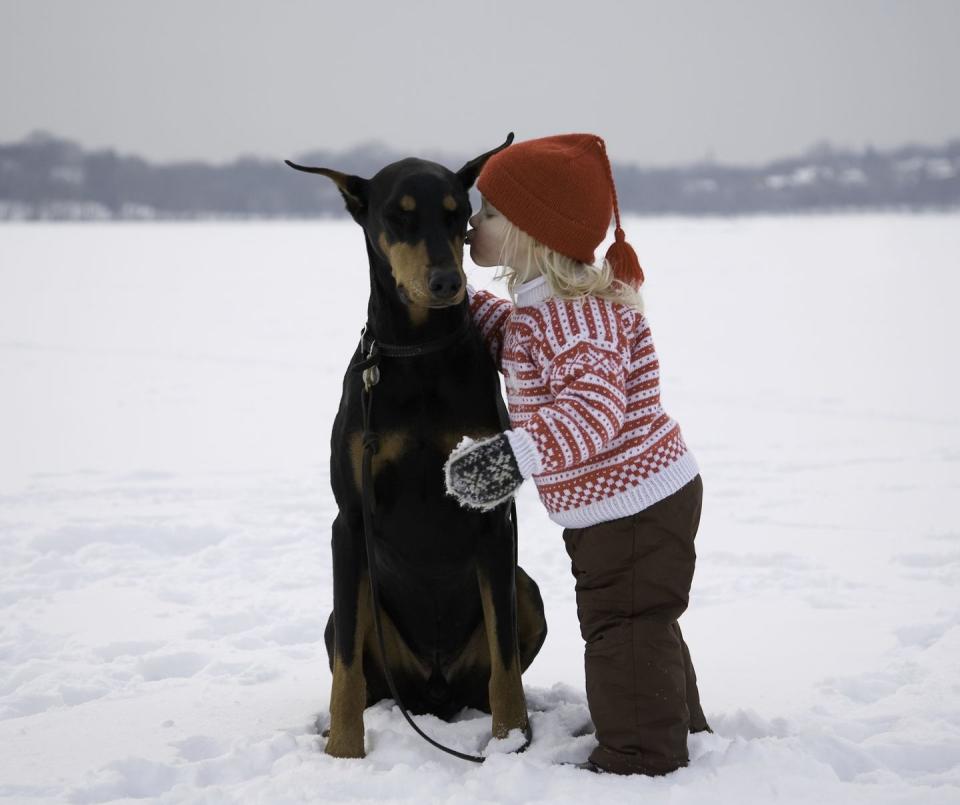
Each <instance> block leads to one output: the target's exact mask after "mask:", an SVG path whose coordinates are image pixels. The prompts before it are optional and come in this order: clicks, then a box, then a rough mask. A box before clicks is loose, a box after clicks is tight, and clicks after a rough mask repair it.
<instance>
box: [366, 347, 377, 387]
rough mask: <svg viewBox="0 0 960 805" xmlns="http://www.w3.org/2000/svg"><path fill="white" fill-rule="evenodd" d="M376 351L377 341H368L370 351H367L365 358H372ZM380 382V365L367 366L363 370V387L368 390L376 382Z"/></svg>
mask: <svg viewBox="0 0 960 805" xmlns="http://www.w3.org/2000/svg"><path fill="white" fill-rule="evenodd" d="M376 352H377V342H376V341H371V342H370V351H369V352H368V353H367V360H368V361H369V360H372V359H373V357H374V355H375V353H376ZM379 382H380V367H379V366H378V365H377V364H374V365H373V366H368V367H367V368H366V369H364V370H363V387H364V388H365V389H366V390H367V391H370V389H372V388H373V387H374V386H375V385H377V383H379Z"/></svg>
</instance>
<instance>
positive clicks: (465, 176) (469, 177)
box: [457, 131, 513, 190]
mask: <svg viewBox="0 0 960 805" xmlns="http://www.w3.org/2000/svg"><path fill="white" fill-rule="evenodd" d="M512 142H513V132H512V131H511V132H510V133H509V134H508V135H507V139H506V141H505V142H504V143H503V145H498V146H497V147H496V148H494V149H493V150H492V151H487V153H485V154H480V156H478V157H477V158H476V159H471V160H470V161H469V162H468V163H467V164H466V165H464V166H463V167H462V168H460V170H458V171H457V178H458V179H459V180H460V184H462V185H463V189H464V190H469V189H470V188H471V187H473V183H474V182H475V181H477V177H478V176H479V175H480V171H481V170H483V166H484V165H485V164H486V161H487V160H488V159H490V157H492V156H493V155H494V154H497V153H499V152H500V151H502V150H503V149H504V148H506V147H507V146H508V145H510V143H512Z"/></svg>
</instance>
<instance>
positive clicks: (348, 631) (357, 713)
mask: <svg viewBox="0 0 960 805" xmlns="http://www.w3.org/2000/svg"><path fill="white" fill-rule="evenodd" d="M332 546H333V623H334V629H333V656H332V661H331V665H332V668H333V685H332V686H331V689H330V735H329V737H328V739H327V745H326V747H325V749H324V751H325V752H326V753H327V754H328V755H333V756H334V757H353V758H357V757H363V756H364V750H363V711H364V709H365V708H366V706H367V684H366V679H365V678H364V673H363V646H364V642H365V637H366V634H367V631H368V629H369V623H370V611H371V608H370V603H369V600H370V588H369V586H368V585H367V584H366V583H365V581H366V577H365V574H362V573H361V558H360V552H359V548H358V546H359V540H358V538H357V537H356V535H354V534H352V533H351V532H350V529H349V527H348V526H347V524H346V522H345V520H344V517H343V515H342V514H340V515H339V516H338V517H337V519H336V520H335V521H334V523H333V540H332Z"/></svg>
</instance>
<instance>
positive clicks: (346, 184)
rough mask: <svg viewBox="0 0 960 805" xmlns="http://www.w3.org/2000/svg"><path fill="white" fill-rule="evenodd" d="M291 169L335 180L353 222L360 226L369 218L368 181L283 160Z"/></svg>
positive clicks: (327, 169)
mask: <svg viewBox="0 0 960 805" xmlns="http://www.w3.org/2000/svg"><path fill="white" fill-rule="evenodd" d="M283 161H284V162H286V163H287V164H288V165H289V166H290V167H291V168H293V169H294V170H298V171H303V172H304V173H319V174H320V175H321V176H326V177H327V178H328V179H333V181H334V183H335V184H336V186H337V187H338V188H339V190H340V195H341V196H343V200H344V201H345V202H346V203H347V212H349V213H350V214H351V215H352V216H353V220H354V221H356V222H357V223H358V224H363V222H364V220H365V218H366V216H367V202H368V199H369V195H368V192H367V191H368V188H369V185H370V182H369V181H368V180H367V179H361V178H360V177H359V176H351V175H350V174H348V173H340V171H335V170H331V169H330V168H310V167H307V166H306V165H298V164H297V163H295V162H291V161H290V160H289V159H285V160H283Z"/></svg>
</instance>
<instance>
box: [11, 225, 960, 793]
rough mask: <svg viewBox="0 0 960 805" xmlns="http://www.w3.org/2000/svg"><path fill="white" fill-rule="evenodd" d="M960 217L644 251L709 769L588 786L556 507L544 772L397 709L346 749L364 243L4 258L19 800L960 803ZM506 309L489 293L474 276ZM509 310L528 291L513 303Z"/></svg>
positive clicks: (655, 228) (96, 231)
mask: <svg viewBox="0 0 960 805" xmlns="http://www.w3.org/2000/svg"><path fill="white" fill-rule="evenodd" d="M958 224H960V216H958V215H957V214H937V215H932V214H931V215H924V216H909V215H904V216H900V215H862V216H861V215H857V216H837V217H830V216H805V217H800V218H789V217H784V218H776V217H770V218H767V217H758V218H748V219H713V220H694V219H674V218H664V219H645V220H630V221H628V222H626V224H625V228H626V231H627V233H628V237H629V239H630V241H631V243H632V244H633V245H634V246H635V247H636V248H637V251H638V253H639V254H640V256H641V260H642V262H643V264H644V268H645V270H646V274H647V277H648V282H647V293H646V299H647V308H648V317H649V319H650V322H651V326H652V328H653V333H654V337H655V341H656V344H657V347H658V350H659V352H660V357H661V362H662V367H663V392H664V393H663V399H664V404H665V406H666V408H667V410H668V411H669V412H670V413H671V414H672V415H673V416H675V417H676V418H677V419H678V420H679V421H680V423H681V425H682V427H683V430H684V434H685V437H686V439H687V441H688V442H689V444H690V445H691V446H692V448H693V450H694V451H695V453H696V455H697V458H698V460H699V462H700V465H701V468H702V472H703V477H704V483H705V495H706V499H705V508H704V515H703V520H702V525H701V530H700V534H699V537H698V540H697V542H698V553H699V562H698V569H697V575H696V578H695V580H694V589H693V593H692V600H691V607H690V609H689V611H688V612H687V613H686V614H685V615H684V617H683V618H682V620H681V624H682V626H683V629H684V634H685V636H686V638H687V642H688V643H689V645H690V648H691V651H692V653H693V659H694V662H695V664H696V667H697V672H698V676H699V679H700V685H701V694H702V698H703V703H704V708H705V710H706V713H707V717H708V719H709V720H710V722H711V724H712V725H713V727H714V729H715V734H713V735H695V736H691V738H690V752H691V764H690V766H689V767H688V768H685V769H682V770H680V771H678V772H676V773H674V774H672V775H669V776H667V777H665V778H658V779H649V778H619V777H612V776H596V775H591V774H589V773H586V772H582V771H579V770H577V769H574V768H571V767H567V766H560V765H557V764H558V763H560V762H563V761H579V760H582V759H584V758H585V757H586V756H587V755H588V754H589V752H590V749H591V748H592V746H593V742H594V739H593V736H592V734H591V727H590V722H589V714H588V712H587V709H586V705H585V700H584V696H583V669H582V645H581V642H580V638H579V632H578V629H577V621H576V609H575V604H574V600H573V580H572V577H570V574H569V567H568V561H567V559H566V554H565V553H564V550H563V546H562V541H561V540H560V529H559V528H558V527H556V526H555V525H553V524H552V523H550V521H549V520H548V519H547V517H546V514H545V513H544V511H543V510H542V508H541V507H540V505H539V502H538V501H537V499H536V497H535V493H534V491H533V489H532V488H528V487H525V488H524V489H523V490H522V493H521V495H520V499H519V502H518V505H519V509H520V525H521V545H520V561H521V564H522V565H523V566H524V567H525V568H526V569H527V571H528V572H530V573H531V575H532V576H533V577H534V578H535V579H536V580H537V582H538V583H539V585H540V588H541V591H542V593H543V597H544V601H545V606H546V613H547V620H548V624H549V628H550V633H549V635H548V637H547V641H546V643H545V644H544V647H543V650H542V651H541V654H540V656H539V657H538V658H537V660H536V661H535V662H534V664H533V665H532V666H531V668H530V670H529V671H528V672H527V674H526V675H525V677H524V682H525V686H526V691H527V698H528V704H529V707H530V710H531V717H532V723H533V729H534V735H535V738H534V742H533V745H532V746H531V748H530V749H529V750H528V751H527V752H526V753H524V754H522V755H515V754H510V753H507V752H505V750H506V749H508V748H510V746H511V745H512V744H509V740H510V739H507V741H506V742H496V743H493V744H491V742H490V739H489V716H486V715H484V714H482V713H479V712H475V711H466V712H464V713H462V714H461V715H460V716H459V717H458V718H457V719H456V720H455V721H453V722H451V723H443V722H441V721H439V720H437V719H436V718H432V717H429V716H425V717H419V718H418V721H419V723H420V724H421V726H422V727H423V728H424V729H425V730H426V731H427V732H428V733H430V734H431V735H433V736H434V737H436V738H437V739H439V740H441V741H444V742H447V743H449V744H450V745H452V746H454V747H456V748H459V749H462V750H466V751H470V752H482V751H486V752H487V753H488V754H490V755H491V757H490V759H489V760H488V761H487V762H486V763H485V764H483V765H482V766H477V765H474V764H469V763H466V762H464V761H460V760H457V759H455V758H452V757H449V756H446V755H443V754H441V753H439V752H438V751H436V750H435V749H433V748H432V747H430V746H429V745H427V744H426V743H424V742H423V741H422V740H421V739H420V738H419V737H417V736H416V735H415V734H413V732H412V731H411V730H410V728H409V727H408V725H407V724H406V723H405V722H404V721H403V719H402V717H401V715H400V713H399V711H398V710H397V709H396V708H395V707H393V705H392V703H390V702H381V703H380V704H378V705H376V706H375V707H373V708H370V709H369V710H368V711H367V713H366V717H365V723H366V731H367V737H366V740H367V757H366V758H365V759H363V760H350V761H343V760H335V759H332V758H329V757H327V756H326V755H325V754H323V752H322V746H323V739H322V738H321V737H320V736H319V734H318V728H319V729H322V727H323V726H324V725H325V723H326V720H327V718H328V697H329V685H330V674H329V671H328V669H327V664H326V654H325V651H324V648H323V642H322V629H323V626H324V624H325V621H326V617H327V614H328V612H329V607H330V603H331V574H330V565H329V542H328V535H329V527H330V523H331V521H332V519H333V516H334V508H333V501H332V497H331V494H330V491H329V480H328V470H327V462H328V458H329V431H330V426H331V423H332V419H333V415H334V413H335V411H336V408H337V403H338V400H339V394H340V383H341V378H342V373H343V370H344V367H345V363H346V360H347V358H348V356H349V354H350V353H351V351H352V349H353V347H354V345H355V343H356V340H357V338H358V336H359V331H360V327H361V325H362V323H363V317H364V314H365V310H366V308H365V302H366V289H367V273H366V266H365V265H364V262H363V241H362V236H361V234H360V232H359V230H357V228H356V227H355V225H353V224H352V223H349V222H324V223H319V222H301V223H276V222H274V223H217V224H210V223H186V224H184V223H178V224H138V223H130V224H99V223H91V224H84V225H74V224H48V223H38V224H18V223H13V224H8V225H5V226H4V227H3V228H0V390H2V394H0V611H2V618H0V746H2V747H3V748H4V749H3V751H2V752H0V800H2V801H4V802H16V803H40V802H72V803H97V802H114V801H121V802H132V801H135V800H138V799H147V800H149V801H154V802H161V803H172V802H177V803H181V802H187V803H220V802H254V803H255V802H263V803H270V804H271V805H275V804H277V803H298V802H365V801H379V802H390V803H393V802H396V803H401V802H417V803H421V802H424V801H429V802H456V803H462V802H509V803H515V802H516V803H519V802H578V803H579V802H583V801H585V800H593V799H599V800H602V799H604V798H611V799H614V800H620V799H626V798H627V797H630V798H631V799H634V798H635V799H638V800H642V801H645V802H651V803H657V802H667V801H669V802H671V803H688V802H689V803H698V804H699V803H703V802H711V803H737V804H738V805H739V804H740V803H752V802H757V803H760V802H764V803H767V802H784V803H793V802H796V803H800V802H805V803H808V802H811V801H817V802H820V803H835V802H836V803H839V802H843V803H861V802H862V803H871V805H873V804H874V803H919V802H923V803H947V802H949V803H955V802H957V801H958V799H960V791H958V788H960V683H958V681H957V680H958V679H960V674H958V665H960V663H958V659H960V605H958V602H957V595H956V589H957V585H958V582H960V524H958V519H957V516H956V513H955V510H954V505H955V501H956V500H957V499H958V498H957V497H955V496H957V495H958V490H960V414H958V413H957V412H958V411H960V382H958V379H957V370H956V366H957V361H956V356H955V354H954V353H955V350H956V347H957V345H958V343H960V338H958V336H960V324H958V323H957V317H956V315H955V311H954V308H955V305H956V299H957V297H958V296H960V278H958V277H960V274H958V272H957V266H958V257H960V225H958ZM470 274H471V281H472V282H473V283H474V284H475V285H477V286H478V287H484V286H485V287H497V286H496V285H494V284H493V283H491V282H490V281H489V277H490V274H489V273H488V272H486V271H484V270H482V269H472V270H471V272H470ZM499 290H500V292H501V293H502V288H500V289H499Z"/></svg>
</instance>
